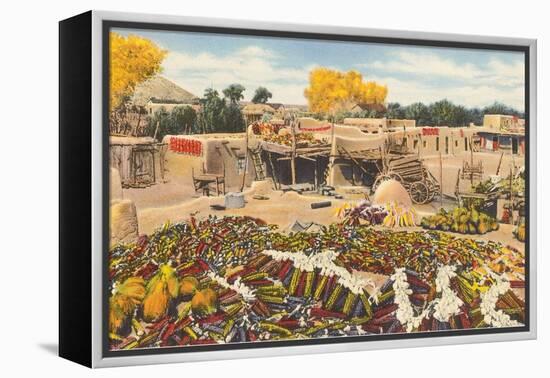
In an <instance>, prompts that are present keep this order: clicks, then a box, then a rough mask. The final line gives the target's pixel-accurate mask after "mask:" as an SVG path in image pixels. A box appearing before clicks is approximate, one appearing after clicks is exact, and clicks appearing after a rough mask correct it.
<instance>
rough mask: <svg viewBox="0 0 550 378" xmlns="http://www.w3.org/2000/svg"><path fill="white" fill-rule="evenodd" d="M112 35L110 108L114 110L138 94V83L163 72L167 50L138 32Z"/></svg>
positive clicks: (113, 33)
mask: <svg viewBox="0 0 550 378" xmlns="http://www.w3.org/2000/svg"><path fill="white" fill-rule="evenodd" d="M109 37H110V38H109V43H110V50H109V65H110V77H109V84H110V98H109V110H110V111H113V110H114V109H116V108H117V107H119V106H120V105H121V104H122V103H123V101H124V99H125V98H128V97H130V96H131V95H132V94H133V93H134V89H135V88H136V85H138V84H139V83H142V82H144V81H145V80H147V79H149V78H151V77H153V76H154V75H156V74H157V73H159V72H161V64H162V61H163V60H164V58H165V56H166V54H167V51H166V50H162V49H161V48H159V47H158V46H157V45H155V44H154V43H153V42H152V41H151V40H149V39H146V38H142V37H139V36H136V35H129V36H127V37H123V36H121V35H120V34H118V33H115V32H111V33H110V35H109Z"/></svg>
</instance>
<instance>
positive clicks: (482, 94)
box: [360, 51, 525, 110]
mask: <svg viewBox="0 0 550 378" xmlns="http://www.w3.org/2000/svg"><path fill="white" fill-rule="evenodd" d="M360 67H362V68H363V71H365V73H372V72H378V73H380V74H379V75H378V77H373V75H372V74H371V75H366V76H368V77H369V78H374V79H375V80H377V81H378V82H380V83H384V84H386V85H387V86H388V89H389V91H388V100H389V101H395V102H400V103H402V104H410V103H412V102H417V101H422V102H425V103H430V102H434V101H438V100H441V99H443V98H447V99H449V100H451V101H453V102H455V103H456V104H461V105H465V106H469V107H482V106H485V105H489V104H492V103H494V102H495V101H498V102H502V103H504V104H507V105H509V106H513V107H515V108H516V109H518V110H523V109H524V84H525V76H524V75H525V72H524V64H523V62H520V61H519V62H511V63H507V62H504V61H502V60H499V59H497V58H493V59H491V60H489V61H488V62H487V63H484V64H473V63H465V64H459V63H458V62H456V61H454V60H452V59H449V58H444V57H442V56H440V55H437V54H435V53H425V52H410V51H397V52H395V53H393V54H391V55H390V60H389V61H381V60H377V61H374V62H372V63H366V64H362V65H360ZM374 76H376V75H374ZM403 77H405V78H404V79H403Z"/></svg>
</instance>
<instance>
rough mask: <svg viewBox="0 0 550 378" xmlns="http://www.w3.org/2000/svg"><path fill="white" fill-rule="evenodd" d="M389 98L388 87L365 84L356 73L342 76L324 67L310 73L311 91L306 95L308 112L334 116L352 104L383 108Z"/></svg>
mask: <svg viewBox="0 0 550 378" xmlns="http://www.w3.org/2000/svg"><path fill="white" fill-rule="evenodd" d="M387 94H388V88H387V87H386V86H385V85H378V84H377V83H376V82H374V81H369V82H365V81H364V80H363V75H361V74H360V73H359V72H357V71H353V70H352V71H348V72H340V71H336V70H331V69H329V68H323V67H321V68H316V69H314V70H312V71H311V72H310V73H309V87H308V88H306V90H305V91H304V95H305V97H306V98H307V100H308V103H309V110H310V111H312V112H318V113H330V112H335V111H338V110H342V109H346V107H348V106H349V105H352V104H381V103H383V102H384V101H385V100H386V96H387Z"/></svg>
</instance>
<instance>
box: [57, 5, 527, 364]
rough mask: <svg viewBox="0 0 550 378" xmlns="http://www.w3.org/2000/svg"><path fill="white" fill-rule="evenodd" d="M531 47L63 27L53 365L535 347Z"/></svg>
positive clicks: (146, 19)
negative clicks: (506, 343) (514, 343)
mask: <svg viewBox="0 0 550 378" xmlns="http://www.w3.org/2000/svg"><path fill="white" fill-rule="evenodd" d="M535 63H536V41H534V40H526V39H517V38H495V37H482V36H466V35H446V34H431V33H414V32H401V31H386V30H373V29H358V28H346V27H325V26H313V25H291V24H266V23H258V22H251V21H247V22H243V21H234V20H214V19H201V18H187V17H173V16H158V15H142V14H129V13H110V12H96V11H91V12H87V13H84V14H82V15H79V16H75V17H73V18H70V19H67V20H64V21H61V22H60V327H59V329H60V336H59V337H60V355H61V356H62V357H65V358H68V359H71V360H74V361H76V362H79V363H81V364H84V365H87V366H91V367H105V366H121V365H132V364H146V363H163V362H178V361H200V360H207V359H224V358H242V357H251V356H269V355H290V354H297V353H317V352H327V351H333V352H339V351H353V350H368V349H377V348H392V347H411V346H428V345H442V344H451V343H467V342H468V343H470V342H490V341H502V340H520V339H530V338H534V337H536V317H535V314H536V286H535V282H536V279H535V278H536V277H535V274H536V235H535V230H536V223H535V220H536V181H535V180H536V158H535V157H536V108H535V104H536V65H535Z"/></svg>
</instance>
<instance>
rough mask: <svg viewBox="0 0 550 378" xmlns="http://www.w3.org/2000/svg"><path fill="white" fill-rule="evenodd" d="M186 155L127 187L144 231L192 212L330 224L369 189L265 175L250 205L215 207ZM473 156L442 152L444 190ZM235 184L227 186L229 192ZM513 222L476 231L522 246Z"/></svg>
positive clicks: (492, 165)
mask: <svg viewBox="0 0 550 378" xmlns="http://www.w3.org/2000/svg"><path fill="white" fill-rule="evenodd" d="M185 159H186V158H185V157H178V158H177V160H173V159H169V160H168V161H167V164H166V170H167V171H166V174H165V182H164V183H162V184H159V185H155V186H152V187H149V188H144V189H124V190H123V196H124V198H125V199H131V200H133V201H134V203H135V204H136V208H137V216H138V224H139V233H140V234H149V233H152V232H153V231H154V230H155V229H157V228H158V227H160V226H161V225H163V224H164V223H165V222H166V221H170V222H179V221H184V220H186V219H188V218H189V217H190V216H191V215H193V216H196V217H197V218H199V219H200V218H203V217H206V216H208V215H209V214H215V215H218V216H225V215H248V216H251V217H257V218H261V219H263V220H264V221H266V222H268V223H270V224H276V225H277V226H279V229H280V230H282V231H288V230H289V229H290V227H292V225H293V224H294V223H295V222H296V221H300V222H301V223H309V222H314V223H318V224H323V225H328V224H330V223H333V222H336V221H338V220H339V218H338V216H337V212H338V208H339V207H341V206H343V205H344V204H346V203H350V204H354V203H357V202H358V201H359V200H361V199H364V198H366V196H365V194H363V193H364V192H365V188H361V187H340V188H338V189H337V192H338V193H339V194H342V196H343V197H344V198H343V199H335V198H334V197H327V196H322V195H320V194H303V195H300V194H298V193H296V192H286V193H283V192H282V191H275V190H273V184H272V182H271V180H270V179H267V180H265V181H257V182H254V183H253V185H252V186H251V187H250V188H248V189H245V192H244V194H245V201H246V206H245V207H244V208H241V209H226V210H213V209H211V207H210V206H211V205H223V204H224V198H223V196H215V195H214V196H211V197H204V196H201V195H199V194H197V193H195V191H194V189H193V185H192V179H191V170H192V168H194V169H200V167H193V165H192V163H191V162H192V161H193V160H189V161H186V160H185ZM469 159H470V154H467V153H465V154H461V155H460V154H459V155H456V156H447V157H443V158H442V163H443V174H442V177H443V193H444V194H449V195H452V194H454V191H455V185H456V179H457V173H458V170H459V169H460V168H461V167H462V163H463V161H464V160H468V161H469ZM479 159H482V160H483V167H484V172H485V176H486V177H488V175H491V174H494V173H496V169H497V165H498V163H499V159H500V154H498V153H476V154H475V155H474V163H476V162H477V161H478V160H479ZM511 164H514V165H516V166H523V159H522V158H518V157H517V156H516V157H512V156H509V155H506V156H503V158H502V163H501V174H503V175H504V174H505V172H508V171H509V170H510V166H511ZM425 165H426V167H427V168H428V169H429V170H430V172H431V173H432V174H433V175H434V177H436V179H437V180H439V179H440V176H441V172H440V161H439V157H438V156H435V157H429V158H426V159H425ZM469 186H470V182H469V180H462V181H461V189H462V190H467V189H468V188H469ZM235 189H236V188H226V190H227V191H228V192H229V191H233V190H235ZM258 194H260V195H263V196H266V197H268V198H269V199H266V200H263V199H255V198H254V196H255V195H258ZM320 201H331V205H330V206H329V207H324V208H320V209H311V204H312V203H314V202H320ZM442 205H443V207H446V208H450V207H452V206H454V205H455V202H454V201H452V200H449V199H444V200H443V201H439V200H436V201H434V202H432V203H430V204H425V205H417V206H415V210H416V212H417V214H418V221H419V220H420V219H421V218H422V217H423V216H425V215H430V214H433V213H435V212H436V211H437V210H438V209H439V207H441V206H442ZM513 228H514V227H513V226H512V225H501V227H500V229H499V230H498V231H494V232H490V233H488V234H485V235H480V236H476V238H479V239H484V240H494V241H499V242H501V243H503V244H507V245H511V246H513V247H515V248H517V249H519V250H521V251H523V250H524V245H523V243H521V242H519V241H517V240H516V239H515V238H513V237H512V230H513ZM410 229H411V230H414V229H420V228H410Z"/></svg>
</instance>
